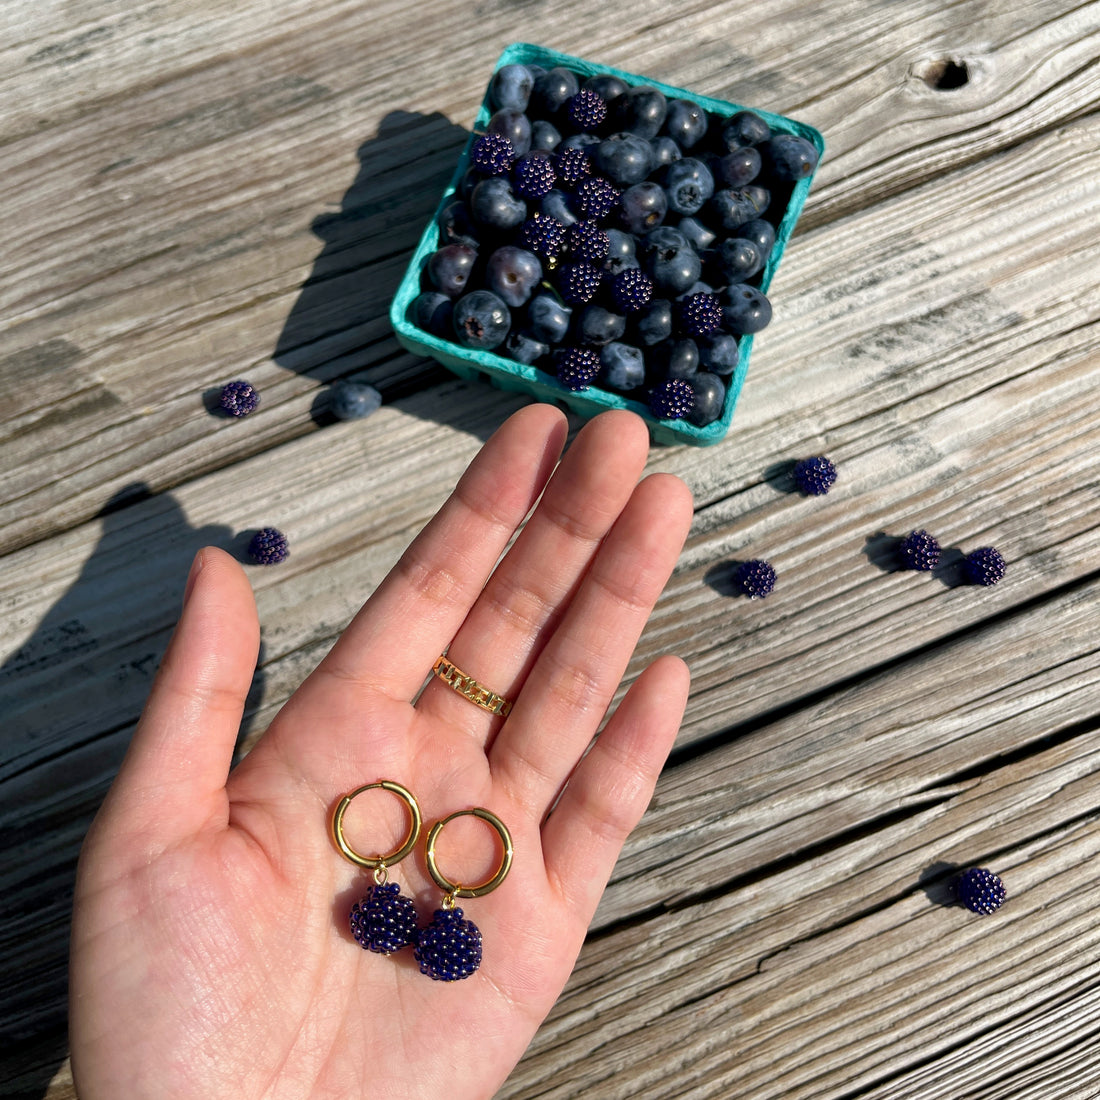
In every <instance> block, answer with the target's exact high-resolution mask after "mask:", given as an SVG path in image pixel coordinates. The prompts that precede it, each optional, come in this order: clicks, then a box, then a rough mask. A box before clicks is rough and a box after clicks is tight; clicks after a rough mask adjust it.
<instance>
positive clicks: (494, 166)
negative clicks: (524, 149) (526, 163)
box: [470, 134, 516, 176]
mask: <svg viewBox="0 0 1100 1100" xmlns="http://www.w3.org/2000/svg"><path fill="white" fill-rule="evenodd" d="M515 159H516V151H515V150H514V149H513V148H512V143H511V142H510V141H509V140H508V139H507V138H506V137H504V135H503V134H482V135H481V137H479V138H478V139H477V140H476V141H475V142H474V144H473V147H472V148H471V149H470V163H471V164H472V165H473V166H474V168H475V169H476V170H477V171H478V172H480V173H481V174H482V175H483V176H503V175H504V173H505V172H507V171H508V169H509V168H511V167H512V161H514V160H515Z"/></svg>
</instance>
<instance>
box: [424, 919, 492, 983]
mask: <svg viewBox="0 0 1100 1100" xmlns="http://www.w3.org/2000/svg"><path fill="white" fill-rule="evenodd" d="M415 956H416V961H417V962H418V963H419V964H420V973H421V974H426V975H427V976H428V977H429V978H431V979H432V980H433V981H436V982H457V981H461V980H462V979H463V978H468V977H469V976H470V975H471V974H473V973H474V972H475V971H476V970H477V968H478V967H479V966H480V965H481V932H480V930H479V929H478V927H477V925H476V924H474V922H473V921H471V920H465V919H464V917H463V913H462V910H461V909H459V908H454V909H437V910H436V911H435V916H433V917H432V920H431V923H430V924H428V925H426V926H425V927H424V928H421V929H420V932H419V934H418V936H417V939H416V951H415Z"/></svg>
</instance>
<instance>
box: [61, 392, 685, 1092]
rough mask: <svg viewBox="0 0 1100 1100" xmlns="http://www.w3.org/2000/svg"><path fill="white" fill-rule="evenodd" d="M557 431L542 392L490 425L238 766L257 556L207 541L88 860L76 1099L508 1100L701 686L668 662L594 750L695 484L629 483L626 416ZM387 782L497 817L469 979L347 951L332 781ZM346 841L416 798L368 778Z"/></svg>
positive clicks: (395, 826)
mask: <svg viewBox="0 0 1100 1100" xmlns="http://www.w3.org/2000/svg"><path fill="white" fill-rule="evenodd" d="M565 434H566V424H565V420H564V417H563V416H562V414H561V413H560V412H559V411H558V410H556V409H554V408H553V407H552V406H549V405H531V406H528V407H526V408H524V409H522V410H520V411H519V412H518V413H516V414H515V415H514V416H512V417H511V418H510V419H509V420H508V421H507V422H506V423H505V424H504V425H503V426H502V427H501V428H500V430H499V431H498V432H497V433H496V434H495V435H494V436H493V437H492V438H491V439H490V440H489V442H488V443H486V445H485V447H484V448H483V449H482V451H481V453H480V454H479V455H478V456H477V458H476V459H475V460H474V462H473V463H472V464H471V466H470V468H469V469H468V470H467V471H466V473H465V474H464V475H463V477H462V479H461V480H460V482H459V484H458V487H457V489H456V491H455V493H454V494H453V495H452V497H451V498H450V499H449V500H448V502H447V503H446V504H445V505H444V506H443V508H442V509H441V510H440V512H439V513H438V515H436V517H435V518H434V519H433V520H432V521H431V523H429V524H428V526H427V527H425V529H424V530H423V532H421V534H420V535H419V536H418V537H417V539H416V540H415V541H414V542H413V544H412V545H411V546H410V548H409V549H408V551H407V552H406V553H405V554H404V556H403V557H402V559H401V561H400V562H399V563H398V565H397V566H396V567H395V568H394V569H393V571H392V572H391V573H390V575H389V576H388V577H387V578H386V579H385V580H384V581H383V582H382V584H381V585H380V586H379V587H378V589H377V590H376V591H375V592H374V594H373V595H372V596H371V597H370V599H369V600H368V601H367V603H366V605H365V606H364V607H363V609H362V610H361V611H360V612H359V614H358V615H357V616H356V617H355V619H354V620H353V621H352V622H351V624H350V625H349V626H348V628H347V630H346V631H345V632H344V634H343V636H342V637H341V638H340V640H339V641H338V642H337V643H336V645H335V646H334V647H333V648H332V650H331V652H330V653H329V654H328V656H326V657H325V659H324V660H323V661H322V662H321V664H320V665H319V666H318V667H317V669H316V670H315V671H314V672H313V673H312V674H311V675H310V676H309V678H308V679H307V680H306V681H305V683H304V684H302V686H301V687H300V688H299V689H298V690H297V691H296V692H295V694H294V695H293V696H292V697H291V699H290V700H289V701H288V702H287V703H286V705H285V706H284V707H283V709H282V710H281V711H280V713H279V715H278V716H277V717H276V719H275V720H274V722H273V723H272V724H271V727H270V728H269V729H268V731H267V732H266V733H265V734H264V736H263V737H262V739H261V740H260V741H259V743H258V744H257V745H256V747H255V748H254V749H253V750H252V752H251V753H249V754H248V756H246V757H245V759H244V760H243V761H241V763H240V764H238V765H237V766H236V767H235V768H232V770H231V769H230V765H231V760H232V754H233V748H234V742H235V739H236V735H237V731H238V729H239V725H240V718H241V713H242V710H243V706H244V700H245V696H246V693H247V691H248V688H249V685H250V682H251V677H252V673H253V669H254V665H255V661H256V657H257V651H258V644H259V626H258V623H257V618H256V610H255V604H254V602H253V598H252V593H251V590H250V587H249V584H248V581H247V579H246V578H245V575H244V572H243V570H242V569H241V568H240V567H239V566H238V565H237V564H236V563H235V562H234V561H233V560H232V559H231V558H230V557H229V556H228V555H226V554H224V553H222V552H221V551H218V550H214V549H206V550H203V551H201V552H200V554H199V555H198V557H197V558H196V561H195V565H194V566H193V567H192V572H191V576H190V577H189V578H188V589H187V592H186V594H185V598H184V608H183V612H182V614H181V618H180V621H179V625H178V626H177V628H176V632H175V634H174V636H173V638H172V641H171V643H170V645H169V647H168V650H167V653H166V654H165V657H164V660H163V663H162V666H161V669H160V671H159V673H158V675H157V679H156V683H155V685H154V687H153V690H152V693H151V695H150V698H149V702H148V704H147V706H146V709H145V712H144V714H143V716H142V719H141V721H140V723H139V725H138V728H137V730H136V732H135V734H134V738H133V742H132V744H131V747H130V750H129V752H128V753H127V756H126V759H125V761H124V763H123V765H122V768H121V770H120V772H119V775H118V777H117V779H116V781H115V783H114V785H113V786H112V788H111V790H110V792H109V793H108V796H107V798H106V800H105V802H104V804H103V807H102V809H101V810H100V813H99V815H98V817H97V818H96V821H95V823H94V825H93V827H92V829H91V831H90V833H89V835H88V838H87V840H86V842H85V846H84V850H83V852H82V855H81V860H80V869H79V874H78V880H77V888H76V902H75V910H74V922H73V937H72V961H71V1005H70V1017H71V1019H70V1040H71V1049H72V1063H73V1072H74V1079H75V1082H76V1086H77V1090H78V1093H79V1095H80V1097H81V1100H98V1098H101V1097H107V1098H109V1100H128V1098H131V1097H156V1098H157V1100H174V1098H182V1097H187V1098H202V1100H219V1098H223V1097H224V1098H229V1097H232V1098H234V1100H251V1098H259V1097H269V1098H299V1097H309V1098H313V1100H320V1098H326V1097H341V1098H348V1097H360V1096H371V1097H373V1096H388V1097H394V1098H398V1100H411V1098H415V1097H420V1096H425V1097H427V1096H431V1097H436V1096H440V1095H450V1096H454V1097H456V1098H464V1100H465V1098H472V1097H490V1096H492V1094H493V1093H494V1092H495V1091H496V1089H497V1088H498V1087H499V1086H500V1084H501V1083H502V1082H503V1080H504V1079H505V1077H506V1076H507V1075H508V1073H509V1072H510V1071H511V1069H512V1067H513V1066H514V1065H515V1064H516V1062H517V1061H518V1060H519V1058H520V1056H521V1055H522V1054H523V1051H524V1049H525V1048H526V1047H527V1044H528V1043H529V1041H530V1039H531V1037H532V1036H533V1035H534V1033H535V1030H536V1029H537V1027H538V1025H539V1023H540V1022H541V1021H542V1019H543V1018H544V1017H545V1016H546V1014H547V1012H549V1010H550V1008H551V1006H552V1005H553V1003H554V1001H555V999H556V998H557V996H558V994H559V993H560V991H561V988H562V986H563V985H564V984H565V981H566V979H567V978H568V976H569V973H570V971H571V969H572V967H573V964H574V962H575V959H576V956H577V953H578V951H579V950H580V947H581V944H582V942H583V940H584V936H585V932H586V930H587V927H588V924H589V922H590V920H591V917H592V914H593V912H594V911H595V908H596V904H597V902H598V900H599V898H600V895H601V893H602V892H603V889H604V886H605V885H606V882H607V879H608V877H609V875H610V873H611V870H612V867H613V865H614V863H615V860H616V858H617V856H618V854H619V851H620V849H621V846H622V843H623V841H624V839H625V838H626V836H627V834H628V833H629V832H630V830H631V829H632V828H633V827H634V825H635V824H636V823H637V821H638V819H639V818H640V817H641V815H642V813H643V811H644V810H645V807H646V805H647V804H648V801H649V798H650V796H651V794H652V790H653V785H654V783H655V781H656V777H657V774H658V772H659V771H660V768H661V766H662V764H663V763H664V760H665V758H666V756H667V754H668V751H669V749H670V747H671V745H672V742H673V739H674V737H675V734H676V731H677V728H678V725H679V722H680V719H681V716H682V713H683V708H684V704H685V701H686V696H687V690H688V674H687V669H686V667H685V665H684V664H683V662H682V661H680V660H679V659H677V658H674V657H662V658H660V659H658V660H657V661H655V662H654V663H653V664H652V665H650V666H649V668H647V669H646V670H645V671H644V672H643V673H642V674H641V676H639V677H638V679H637V680H636V681H635V683H634V684H633V685H632V686H631V688H630V690H629V691H628V692H627V694H626V696H625V697H624V698H623V700H622V701H621V703H620V704H619V706H618V708H617V709H616V711H615V713H614V714H613V716H612V717H611V718H610V720H609V721H608V722H607V725H606V728H605V729H604V730H603V732H602V733H601V734H600V736H599V738H598V740H597V741H596V743H595V745H594V747H593V748H592V749H591V751H590V752H588V753H587V755H585V750H586V749H587V748H588V746H589V744H590V742H591V740H592V738H593V737H594V735H595V734H596V732H597V729H598V727H599V725H600V723H601V722H602V720H603V719H604V717H605V711H606V709H607V707H608V705H609V703H610V701H611V699H612V696H613V694H614V692H615V690H616V688H617V687H618V685H619V682H620V680H621V678H622V675H623V673H624V671H625V669H626V666H627V662H628V660H629V658H630V655H631V653H632V651H633V649H634V646H635V644H636V642H637V639H638V635H639V634H640V632H641V630H642V628H643V626H644V624H645V622H646V619H647V617H648V615H649V612H650V610H651V608H652V606H653V604H654V602H655V601H656V599H657V597H658V596H659V594H660V592H661V590H662V588H663V587H664V584H665V582H666V580H667V579H668V576H669V574H670V572H671V570H672V568H673V566H674V564H675V562H676V558H677V556H678V554H679V551H680V548H681V546H682V544H683V540H684V538H685V536H686V533H687V530H688V526H689V524H690V521H691V512H692V509H691V498H690V495H689V493H688V490H687V489H686V487H685V486H684V485H683V483H682V482H680V481H679V480H678V479H676V478H674V477H671V476H669V475H662V474H656V475H652V476H650V477H648V478H646V479H644V480H642V481H641V482H640V483H639V482H638V478H639V476H640V475H641V472H642V469H643V466H644V464H645V459H646V455H647V453H648V436H647V434H646V430H645V427H644V425H643V423H642V421H641V420H639V419H638V418H637V417H635V416H633V415H632V414H630V413H625V412H611V413H605V414H603V415H602V416H599V417H597V418H596V419H594V420H592V421H591V422H589V423H588V424H587V425H586V426H585V427H584V429H583V430H582V431H581V432H580V434H579V435H578V437H577V439H576V440H575V441H574V443H573V445H572V446H571V447H570V449H569V450H568V452H567V453H566V455H565V457H564V458H563V459H562V461H561V464H560V466H558V468H557V470H556V471H554V464H555V462H556V461H557V459H558V456H559V453H560V451H561V448H562V446H563V444H564V441H565ZM552 472H553V476H552V477H551V473H552ZM548 481H549V483H547V482H548ZM544 487H545V493H543V495H542V498H541V500H539V494H540V492H542V491H543V489H544ZM537 500H538V501H539V503H538V506H537V508H536V509H535V511H534V512H533V514H532V515H531V518H530V519H529V520H528V522H527V524H526V526H525V527H524V528H523V530H522V532H521V533H520V534H519V536H518V537H517V538H516V540H515V543H514V545H513V546H512V547H511V548H510V549H508V552H507V554H506V556H505V557H504V558H503V560H501V561H500V564H499V566H498V565H497V563H498V559H499V558H500V555H501V554H502V553H503V552H504V550H505V548H506V547H507V546H508V543H509V540H510V539H511V538H512V536H513V534H514V532H515V530H516V528H517V527H518V526H519V525H520V523H521V521H522V520H523V518H524V516H525V515H527V513H528V511H529V510H530V509H531V507H532V505H534V504H535V502H536V501H537ZM494 567H495V568H494ZM444 650H447V651H448V656H449V658H450V659H451V660H453V661H454V663H455V664H456V665H457V666H458V667H459V668H461V669H462V670H463V671H465V672H467V673H469V674H470V675H472V676H475V677H477V679H478V680H479V681H480V682H481V683H483V684H487V685H489V686H490V687H491V688H493V689H494V690H495V691H498V692H500V693H501V694H502V695H503V696H505V698H507V699H509V700H512V701H513V703H514V705H513V709H512V711H511V713H510V715H509V716H508V718H507V719H502V718H500V717H498V716H495V715H492V714H490V713H488V712H487V711H485V710H483V709H480V708H478V707H477V706H475V705H473V704H472V703H471V702H469V701H468V700H467V699H465V698H463V697H462V696H461V695H459V694H458V693H457V692H455V691H454V690H453V689H451V688H450V687H448V686H447V685H445V684H444V683H442V682H441V681H440V680H439V679H437V678H435V677H432V678H431V680H430V682H429V683H428V684H427V686H426V687H425V688H424V690H423V692H422V693H421V694H420V695H419V697H417V693H418V692H419V691H420V689H421V686H422V684H423V683H424V679H425V676H426V675H427V674H428V672H429V670H430V669H431V667H432V665H433V663H434V661H435V659H436V657H438V656H439V654H440V653H442V652H443V651H444ZM413 700H415V702H412V701H413ZM578 761H579V763H578ZM381 779H389V780H394V781H396V782H398V783H400V784H402V785H403V786H405V787H408V788H409V789H410V790H411V791H412V792H414V794H415V795H416V796H417V798H418V799H419V801H420V805H421V807H422V809H423V813H424V819H425V825H426V826H427V825H430V824H431V823H432V822H433V821H435V820H437V819H440V818H442V817H444V816H446V815H447V814H449V813H451V812H453V811H454V810H458V809H468V808H472V807H475V806H480V807H485V808H487V809H489V810H491V811H492V812H493V813H495V814H496V815H497V816H498V817H500V818H501V819H502V820H503V821H504V822H505V823H506V824H507V825H508V827H509V829H510V830H511V833H512V836H513V838H514V842H515V858H514V862H513V864H512V869H511V873H510V875H509V876H508V878H507V879H506V881H505V882H504V883H503V884H502V885H501V886H500V888H499V889H498V890H496V891H495V892H494V893H492V894H490V895H488V896H486V897H484V898H478V899H476V900H471V901H469V902H465V901H463V902H462V903H461V904H462V906H463V908H464V909H465V912H466V916H467V918H468V919H471V920H473V921H474V922H475V923H476V924H477V925H478V926H479V927H480V929H481V931H482V934H483V937H484V958H483V961H482V964H481V968H480V969H479V970H478V971H477V972H476V973H475V974H473V975H472V976H471V977H470V978H468V979H466V980H464V981H460V982H454V983H444V982H437V981H431V980H430V979H429V978H427V977H425V976H423V975H422V974H421V973H420V972H419V970H418V969H417V966H416V963H415V961H414V960H413V957H412V951H411V950H404V951H401V952H399V953H395V954H393V955H391V956H389V957H385V956H382V955H378V954H374V953H372V952H367V951H363V950H361V949H360V948H359V947H358V945H357V944H356V943H355V942H354V941H353V940H352V939H351V936H350V933H349V930H348V924H347V914H348V911H349V909H350V907H351V904H352V902H353V901H354V900H357V899H358V898H359V897H360V896H361V895H362V894H363V893H365V892H366V888H367V886H368V885H369V884H370V882H371V880H370V877H369V875H365V874H364V872H362V871H361V870H359V869H357V868H355V867H354V866H352V865H351V864H350V863H348V862H346V861H345V860H344V859H342V858H341V857H340V855H339V854H338V853H337V851H336V849H335V847H334V845H333V842H332V837H331V835H330V828H329V818H330V815H331V813H332V810H333V807H334V806H335V804H336V802H337V801H338V800H339V798H340V797H341V795H343V794H345V793H347V792H349V791H351V790H352V789H354V788H356V787H359V786H361V785H363V784H366V783H371V782H375V781H377V780H381ZM563 787H564V790H563ZM559 793H560V800H558V801H557V803H556V805H555V800H556V799H558V796H559ZM552 806H553V807H554V808H553V812H552V813H550V809H551V807H552ZM346 827H347V830H348V834H349V838H354V846H355V848H356V849H358V850H359V851H361V852H382V851H389V850H391V849H392V848H395V847H396V846H397V844H398V843H400V838H401V836H402V835H403V832H404V829H405V821H404V819H403V816H402V806H401V803H400V802H399V801H398V800H397V799H394V798H393V797H392V796H391V795H389V794H387V793H384V792H382V791H371V792H368V793H367V794H365V795H362V796H360V797H359V798H357V799H356V800H355V802H354V803H353V804H352V808H351V809H349V811H348V815H347V820H346ZM444 837H445V838H446V844H445V845H444V840H443V838H441V841H440V860H441V863H442V864H443V865H444V868H445V870H446V873H447V874H448V875H449V876H451V877H453V878H454V879H455V880H456V881H466V882H473V881H480V880H481V879H483V878H486V877H488V875H489V874H491V873H492V870H493V868H494V867H495V866H496V862H495V860H496V858H497V856H496V851H495V849H494V841H495V837H494V836H493V834H492V832H491V830H490V829H488V827H487V826H485V825H483V824H481V823H479V822H477V821H476V820H475V819H473V818H470V817H464V818H460V819H458V820H457V821H455V822H454V823H453V824H452V825H449V826H448V828H447V830H446V833H445V834H444ZM395 838H396V840H395ZM423 849H424V844H423V840H421V843H420V846H419V849H418V850H417V851H416V852H414V854H413V855H412V856H411V857H410V858H408V859H406V860H404V861H403V862H401V863H399V864H396V865H393V866H391V867H390V868H389V875H390V878H391V880H392V881H397V882H399V883H400V884H401V887H402V891H403V892H404V893H405V894H408V895H410V896H412V897H413V898H414V899H416V904H417V909H418V912H419V914H420V917H421V922H422V923H423V922H424V921H425V920H426V919H427V918H428V917H430V915H431V913H432V911H433V910H434V909H435V908H436V907H437V906H438V905H439V903H440V898H441V891H440V889H439V887H437V886H436V885H435V884H434V883H433V882H432V881H431V879H430V878H429V876H428V874H427V873H426V870H425V866H424V850H423Z"/></svg>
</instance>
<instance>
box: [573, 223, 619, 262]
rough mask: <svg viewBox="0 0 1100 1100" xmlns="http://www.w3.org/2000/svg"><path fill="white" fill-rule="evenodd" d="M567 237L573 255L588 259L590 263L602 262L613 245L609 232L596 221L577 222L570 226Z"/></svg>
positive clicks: (577, 257) (579, 258)
mask: <svg viewBox="0 0 1100 1100" xmlns="http://www.w3.org/2000/svg"><path fill="white" fill-rule="evenodd" d="M565 239H566V247H567V248H568V249H569V252H570V253H571V254H572V255H573V257H574V258H575V259H578V260H587V261H588V262H589V263H590V264H598V263H602V262H603V261H604V260H605V259H607V253H608V250H609V249H610V247H611V241H610V238H609V237H608V235H607V233H606V232H604V230H602V229H601V228H600V227H599V225H597V224H596V222H594V221H582V222H575V223H574V224H573V225H571V226H570V227H569V229H568V231H567V233H566V238H565Z"/></svg>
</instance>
